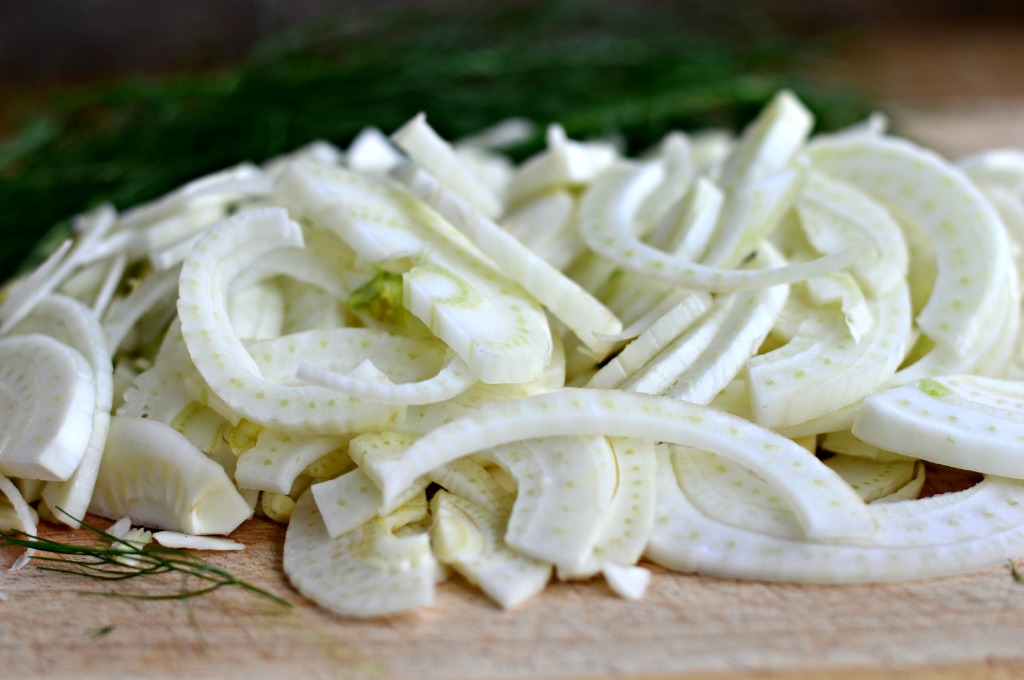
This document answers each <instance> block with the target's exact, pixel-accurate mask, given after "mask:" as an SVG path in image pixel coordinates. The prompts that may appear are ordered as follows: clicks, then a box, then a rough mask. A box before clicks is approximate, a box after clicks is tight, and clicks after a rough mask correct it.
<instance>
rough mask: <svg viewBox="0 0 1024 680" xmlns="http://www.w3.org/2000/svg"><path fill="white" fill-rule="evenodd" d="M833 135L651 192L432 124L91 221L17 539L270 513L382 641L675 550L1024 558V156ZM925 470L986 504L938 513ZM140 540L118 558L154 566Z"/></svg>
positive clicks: (586, 159) (327, 590)
mask: <svg viewBox="0 0 1024 680" xmlns="http://www.w3.org/2000/svg"><path fill="white" fill-rule="evenodd" d="M811 125H812V120H811V117H810V115H809V114H808V112H807V110H806V109H805V108H804V107H803V106H802V105H801V104H800V103H799V102H798V101H797V100H796V99H795V98H794V97H793V96H792V95H791V94H789V93H780V94H779V95H778V96H776V97H775V98H774V99H773V100H772V102H771V103H770V104H769V105H768V106H767V107H766V109H765V110H764V112H763V113H762V114H761V115H760V116H758V117H757V119H756V120H755V121H754V122H753V123H752V124H751V125H750V126H748V128H747V129H746V130H745V131H744V133H743V134H742V136H741V137H740V138H739V139H733V138H731V137H729V136H728V135H727V134H724V133H722V132H720V131H719V132H714V131H713V132H711V133H702V134H695V135H692V136H688V135H686V134H684V133H682V132H673V133H671V134H669V135H668V136H666V137H665V139H664V140H663V141H662V142H661V143H660V144H658V145H656V146H655V147H654V148H652V150H651V151H650V152H648V153H647V154H645V155H644V156H643V157H642V158H641V159H629V158H625V157H624V155H623V154H622V153H621V151H619V150H617V148H616V145H615V144H613V143H611V142H608V141H607V140H598V141H576V140H570V139H569V138H568V137H567V135H566V134H565V131H564V130H563V129H562V128H561V127H560V126H558V125H552V126H550V127H549V128H548V135H547V145H546V148H545V149H544V150H543V151H541V152H540V153H538V154H537V155H535V156H533V157H532V158H530V159H528V160H526V161H525V162H523V163H521V164H519V165H518V166H517V165H515V164H514V163H513V162H512V161H511V160H510V159H508V158H506V157H504V156H502V155H500V154H499V153H497V152H496V151H495V150H494V147H493V145H494V144H500V143H502V142H501V139H506V140H507V139H518V140H519V141H523V139H524V138H523V137H522V134H523V132H522V125H521V124H519V123H514V124H511V127H508V130H511V132H508V130H505V128H503V127H501V126H499V127H498V128H496V130H495V131H494V134H493V135H492V134H491V133H488V134H487V135H484V136H483V137H481V138H478V139H475V140H464V141H463V142H456V143H455V144H452V143H450V142H448V141H446V140H444V139H442V138H441V137H440V136H438V135H437V133H436V132H435V131H434V130H433V129H431V128H430V127H429V126H428V125H427V124H426V122H425V119H424V117H423V116H422V115H420V116H417V117H416V118H414V119H413V120H412V121H411V122H410V123H409V124H407V125H406V126H405V127H404V128H402V129H401V130H399V131H398V132H396V133H395V134H394V136H393V139H395V140H396V142H397V144H398V146H399V147H401V148H403V149H404V150H405V151H406V152H407V153H408V155H409V158H408V159H406V158H404V157H403V156H402V154H401V153H400V152H399V151H398V149H397V148H396V147H395V146H393V145H392V144H391V142H390V141H388V138H387V137H386V136H385V135H384V133H382V132H380V131H379V130H376V129H373V128H367V129H366V130H365V131H364V133H363V134H361V135H360V136H359V138H358V139H357V140H356V141H355V142H354V143H353V144H352V145H351V146H350V147H349V148H348V149H347V151H346V152H345V153H342V152H341V151H339V150H338V149H336V148H334V147H332V146H331V145H329V144H326V143H323V142H319V143H314V144H311V145H310V146H308V147H306V148H303V149H300V150H298V151H296V152H294V153H292V154H288V155H285V156H281V157H278V158H274V159H271V160H270V161H267V162H266V163H265V164H264V165H263V166H262V167H257V166H254V165H249V164H245V165H240V166H237V167H235V168H229V169H228V170H225V171H223V172H220V173H217V174H215V175H211V176H209V177H206V178H201V179H200V180H197V181H196V182H193V183H190V184H189V185H186V186H185V187H182V188H181V189H179V190H177V191H175V192H172V193H171V194H169V195H167V196H165V197H163V198H161V199H158V200H157V201H154V202H152V203H150V204H147V205H144V206H139V207H137V208H133V209H129V210H127V211H125V212H124V213H121V214H118V213H116V212H115V211H114V210H113V209H112V208H111V207H109V206H103V207H101V208H99V209H97V210H96V211H93V212H91V213H89V214H86V215H83V216H80V217H78V218H76V219H74V220H73V226H74V228H75V236H74V238H73V239H72V240H69V241H68V242H67V243H66V244H64V245H62V246H60V247H59V248H58V249H57V250H56V251H55V253H54V254H52V255H51V257H50V258H49V259H48V260H47V261H45V262H44V263H43V264H42V265H41V266H40V267H39V268H38V269H37V270H36V271H35V272H33V273H31V274H29V275H28V276H27V277H26V278H24V279H22V280H21V281H19V282H13V283H12V284H11V285H10V286H8V287H7V288H6V290H5V291H4V294H5V299H4V302H3V304H2V306H0V418H2V419H4V421H5V422H6V425H7V426H6V427H3V428H0V474H2V475H9V476H12V477H16V479H13V480H8V479H7V477H6V476H4V477H0V487H3V489H2V490H3V493H4V494H5V495H7V496H8V497H9V498H10V503H4V504H3V507H0V522H6V523H7V526H9V527H10V528H12V529H15V530H18V529H20V530H23V531H27V530H29V529H31V530H33V531H34V525H35V522H36V514H38V516H40V517H43V518H44V519H50V518H53V517H54V516H56V519H57V520H58V521H64V522H65V523H68V524H75V523H76V521H77V518H80V517H81V516H83V515H84V514H85V513H86V511H92V512H96V513H99V514H104V515H107V516H111V517H122V516H124V515H125V513H131V515H132V517H133V518H135V519H136V520H137V521H140V522H142V523H143V524H145V525H147V526H152V527H154V528H156V527H165V528H170V529H173V530H175V531H178V532H188V535H187V536H185V537H184V538H183V537H182V535H175V534H173V533H172V534H158V535H157V540H167V541H171V542H175V541H179V543H175V544H178V545H189V546H193V547H196V548H199V549H202V548H204V547H228V548H236V547H238V546H237V545H236V544H234V542H228V543H223V544H220V545H219V546H218V545H215V544H213V543H211V542H210V539H207V538H201V537H197V536H195V535H194V534H197V533H201V534H206V533H224V532H230V531H232V529H233V528H234V527H236V526H237V525H238V524H239V523H240V522H242V521H244V520H245V519H246V518H247V517H249V516H250V515H251V514H252V513H253V511H254V510H257V509H258V511H259V512H261V514H262V515H263V516H264V517H265V518H266V519H268V520H270V521H273V522H278V523H282V524H283V523H287V524H289V528H288V531H287V537H286V539H285V551H284V552H285V555H284V560H285V570H286V572H287V574H288V576H289V578H290V579H291V580H292V582H293V584H294V585H295V586H296V587H297V588H298V589H299V590H300V591H301V592H303V593H305V594H307V595H308V596H310V597H311V598H313V599H314V600H316V601H319V602H321V603H323V604H324V606H326V607H328V608H331V609H333V610H335V611H338V612H341V613H343V614H347V615H353V616H377V615H388V614H391V613H397V612H400V611H407V610H410V609H415V608H418V607H422V606H425V605H427V604H429V603H431V602H432V601H433V599H434V597H435V584H436V582H437V581H438V580H439V579H440V578H441V577H442V576H443V574H445V573H447V572H448V571H449V570H454V571H457V572H459V573H461V574H462V575H463V576H464V577H465V579H466V580H467V581H469V582H471V583H475V584H477V585H478V586H479V587H480V588H481V589H483V590H484V591H485V592H486V593H487V594H488V595H489V596H490V597H492V598H493V599H494V600H495V601H496V602H498V603H499V604H500V605H501V606H504V607H511V606H515V605H516V604H518V603H520V602H522V601H523V600H524V599H526V598H527V597H530V596H532V595H534V594H536V593H537V592H539V591H540V590H541V589H542V588H543V587H544V585H545V584H546V583H547V582H548V581H549V580H550V578H551V575H552V574H554V575H555V576H556V577H557V578H558V579H561V580H574V579H588V578H593V577H595V576H603V578H604V579H605V581H606V582H607V584H608V586H609V588H611V590H612V591H613V592H615V593H617V594H619V595H622V596H623V597H627V598H636V597H639V596H641V595H642V593H643V591H644V589H645V588H646V587H647V584H648V582H649V581H650V576H651V574H650V571H649V570H648V569H647V568H646V567H645V566H644V565H643V564H642V562H640V560H641V558H642V555H643V554H645V553H646V555H647V557H648V559H651V560H654V561H656V562H659V563H661V564H663V565H665V566H668V567H671V568H675V569H684V570H697V571H701V572H707V573H713V574H719V575H724V576H741V577H751V578H763V579H785V580H798V581H800V580H810V581H824V582H847V581H874V580H896V579H901V578H918V577H925V576H930V575H941V574H947V573H959V572H961V571H966V570H971V569H975V568H982V567H985V566H987V565H992V564H998V563H999V562H1001V561H1003V560H1005V559H1008V558H1014V557H1018V556H1019V555H1020V554H1022V553H1024V530H1022V529H1021V527H1022V526H1024V516H1021V514H1020V511H1019V508H1020V507H1024V488H1022V487H1021V485H1020V483H1018V482H1015V481H1012V480H1011V479H1009V476H1015V477H1019V478H1022V479H1024V462H1022V461H1024V458H1021V457H1020V456H1018V455H1017V452H1018V450H1020V448H1021V447H1020V446H1019V444H1020V442H1018V441H1017V440H1018V439H1020V440H1021V441H1024V433H1018V432H1017V430H1019V429H1021V428H1020V425H1021V423H1022V422H1024V416H1022V415H1021V414H1024V387H1022V386H1021V384H1020V383H1018V382H1015V381H1013V380H1012V378H1014V377H1019V376H1021V375H1024V369H1022V368H1021V367H1022V366H1024V359H1022V358H1021V351H1020V342H1019V340H1020V338H1021V337H1022V330H1021V283H1022V281H1024V279H1022V278H1021V276H1022V272H1024V269H1022V268H1021V265H1022V264H1024V258H1022V253H1024V204H1022V203H1021V193H1020V192H1021V191H1022V190H1024V162H1022V161H1021V159H1022V158H1024V154H1020V153H1016V152H1008V151H1002V152H993V153H989V154H983V155H979V156H976V157H974V158H970V159H966V160H965V161H963V162H961V164H960V165H959V166H954V165H952V164H949V163H948V162H946V161H943V160H941V159H939V158H938V157H936V156H934V155H933V154H931V153H930V152H927V151H925V150H922V149H920V148H918V147H916V146H913V145H911V144H909V143H906V142H903V141H900V140H897V139H894V138H892V137H887V136H884V124H883V123H880V122H879V120H878V119H877V118H874V119H871V120H869V121H867V122H866V123H865V124H863V125H861V126H858V127H856V128H851V129H848V130H845V131H842V132H840V133H837V134H833V135H828V136H821V137H819V138H817V139H812V140H808V134H809V132H810V128H811ZM494 135H496V137H497V138H498V141H495V140H494V139H488V138H489V137H491V136H494ZM507 135H511V137H508V136H507ZM53 290H58V291H60V293H59V294H56V295H54V294H51V292H52V291H53ZM982 376H984V377H982ZM565 385H586V387H584V388H574V387H571V388H565V387H564V386H565ZM644 392H646V393H654V394H663V395H665V396H651V395H650V394H642V393H644ZM58 402H59V404H60V406H56V404H57V403H58ZM693 402H696V403H693ZM697 403H700V404H705V403H706V404H708V406H706V407H705V406H700V405H697ZM112 410H116V412H117V414H118V415H116V416H113V417H111V411H112ZM768 428H770V429H768ZM851 428H852V431H851ZM37 440H38V441H37ZM818 454H834V455H823V456H822V457H821V458H819V457H818ZM1018 458H1021V460H1018ZM921 460H930V461H935V462H938V463H942V464H946V465H953V466H957V467H960V468H963V469H973V470H978V471H981V472H982V473H984V474H986V475H988V476H987V477H986V478H985V479H984V481H982V482H981V483H980V484H977V485H975V486H974V487H971V488H969V489H966V490H964V491H957V492H955V493H947V494H942V495H939V496H933V497H930V498H922V499H918V498H917V496H918V495H920V493H921V491H922V489H923V488H924V475H925V464H924V463H923V462H921ZM996 475H1000V476H996ZM44 480H49V481H44ZM94 481H95V485H94ZM307 489H309V491H308V492H307ZM34 506H35V507H34ZM56 508H61V509H63V510H64V513H66V514H63V515H62V514H61V513H59V512H57V510H56ZM122 525H123V526H122ZM115 529H116V531H117V536H119V541H120V545H122V546H124V547H125V555H124V556H120V555H118V556H116V557H114V558H112V559H115V560H121V559H125V560H128V559H136V558H135V557H133V556H132V555H131V554H129V553H131V548H135V547H138V546H141V545H142V544H143V543H144V542H146V541H149V540H150V538H151V536H150V534H149V532H148V531H145V530H131V527H130V521H127V522H121V523H119V524H118V525H116V526H115V527H114V528H112V529H111V532H112V533H113V532H114V531H115ZM180 541H184V543H180ZM23 561H24V560H20V561H19V564H20V563H21V562H23ZM140 564H141V563H140Z"/></svg>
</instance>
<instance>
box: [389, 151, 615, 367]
mask: <svg viewBox="0 0 1024 680" xmlns="http://www.w3.org/2000/svg"><path fill="white" fill-rule="evenodd" d="M392 175H393V176H394V177H395V178H396V179H398V180H399V181H400V182H402V183H403V184H405V185H406V186H407V187H408V188H409V190H410V191H412V192H413V193H414V194H415V195H416V196H418V197H419V198H420V199H422V200H423V201H424V202H426V203H427V204H428V205H430V206H431V207H432V208H434V209H435V210H437V211H438V213H440V214H441V215H442V216H443V217H444V218H445V219H446V220H448V222H449V223H451V224H452V225H453V226H454V227H455V228H456V229H458V230H459V231H461V232H462V233H464V234H465V235H466V236H467V237H468V238H469V239H470V240H471V241H472V242H473V243H474V244H475V245H476V246H477V247H478V248H479V249H480V250H481V251H483V253H484V254H485V255H487V256H488V257H490V258H491V259H492V260H494V262H495V263H496V264H497V265H498V267H499V269H500V270H501V271H502V272H506V273H507V274H509V275H511V276H512V277H513V278H514V279H515V280H516V281H517V282H518V283H519V284H520V285H521V286H522V287H523V288H525V289H526V290H527V292H529V293H530V294H531V295H533V297H534V298H535V299H536V300H537V301H538V302H540V303H541V304H542V305H544V306H545V307H546V308H547V309H548V310H549V311H550V312H551V314H552V315H553V316H555V318H557V319H558V320H559V321H561V322H562V323H564V324H565V325H566V326H568V327H569V329H570V330H572V332H573V333H575V334H576V336H577V337H578V338H579V339H580V340H582V341H583V343H584V344H585V345H586V346H587V347H588V348H589V349H590V350H591V351H592V352H593V353H595V354H598V355H601V354H605V353H607V352H608V351H609V349H610V347H609V346H608V343H604V342H601V341H599V340H598V339H597V338H598V336H600V335H610V334H614V333H618V332H619V331H621V330H622V322H621V321H619V320H618V319H617V318H616V317H615V315H614V314H612V312H611V311H610V310H608V308H607V307H605V306H604V305H602V304H601V303H600V302H599V301H598V300H597V299H596V298H594V297H593V296H592V295H591V294H590V293H588V292H587V291H586V290H585V289H583V288H582V287H580V285H579V284H577V283H576V282H575V281H573V280H572V279H571V278H569V277H568V276H566V275H565V274H563V273H562V272H560V271H559V270H557V269H555V268H554V267H552V266H551V265H550V264H548V262H547V260H545V259H543V258H542V257H540V256H539V255H537V254H536V253H534V252H533V251H532V250H530V249H529V248H527V247H526V246H524V245H523V244H522V243H520V242H519V241H518V240H516V238H515V236H513V235H512V234H510V233H508V232H507V231H505V230H504V229H502V228H501V227H500V226H498V225H497V224H495V223H494V222H492V221H491V220H489V219H488V218H487V216H486V215H484V214H482V213H480V212H479V211H477V210H475V209H474V208H473V206H471V205H467V204H466V203H465V202H464V201H463V200H462V199H460V198H459V197H458V196H456V195H455V194H453V193H452V192H451V191H449V190H448V189H446V188H445V187H444V186H442V185H441V184H439V183H438V181H437V180H436V179H434V178H433V177H431V176H430V175H428V174H426V173H424V172H422V171H420V170H418V169H417V168H416V166H415V165H412V164H406V165H403V166H399V168H397V170H396V171H395V172H393V173H392Z"/></svg>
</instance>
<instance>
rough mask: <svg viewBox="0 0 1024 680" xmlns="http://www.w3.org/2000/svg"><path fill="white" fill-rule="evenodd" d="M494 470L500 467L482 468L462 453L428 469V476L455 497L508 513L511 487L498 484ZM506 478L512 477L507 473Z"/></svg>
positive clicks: (500, 469)
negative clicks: (435, 467)
mask: <svg viewBox="0 0 1024 680" xmlns="http://www.w3.org/2000/svg"><path fill="white" fill-rule="evenodd" d="M482 460H484V462H489V461H486V459H482ZM495 472H504V470H502V468H500V467H498V466H491V467H489V468H488V467H485V466H484V465H483V464H482V463H481V462H478V461H477V460H476V459H475V458H474V457H472V456H466V457H465V458H459V459H458V460H453V461H452V462H451V463H448V464H447V465H445V466H444V467H441V468H437V469H435V470H432V471H431V472H430V474H429V475H428V476H429V478H430V481H432V482H434V483H435V484H437V485H438V486H441V487H443V488H444V489H445V490H447V491H449V492H451V493H453V494H455V495H456V496H458V497H459V498H465V499H466V500H467V501H472V502H473V503H476V504H477V505H480V506H482V507H484V508H486V509H487V510H489V511H491V512H494V513H497V514H503V515H508V514H509V513H510V512H511V511H512V505H513V503H514V502H515V495H514V492H515V489H513V490H512V491H509V490H508V489H506V488H505V487H504V486H502V484H501V482H499V481H498V480H497V479H496V478H495ZM509 479H513V478H512V477H511V476H509ZM513 482H514V479H513Z"/></svg>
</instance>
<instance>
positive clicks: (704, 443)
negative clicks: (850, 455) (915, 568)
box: [364, 388, 874, 536]
mask: <svg viewBox="0 0 1024 680" xmlns="http://www.w3.org/2000/svg"><path fill="white" fill-rule="evenodd" d="M563 435H574V436H586V435H605V436H615V437H631V438H637V439H647V440H656V441H667V442H678V443H685V444H690V445H696V446H699V447H700V448H704V449H707V450H709V451H714V452H716V453H719V454H721V455H724V456H727V457H729V458H732V459H733V460H735V461H736V462H738V463H740V464H742V465H744V466H745V467H748V468H749V469H751V470H752V471H754V472H756V473H757V474H759V475H761V476H762V477H763V478H764V479H765V480H767V481H768V482H769V483H771V484H772V485H773V486H775V487H776V488H778V489H779V492H780V493H781V494H782V496H783V497H784V498H785V499H786V501H787V503H789V504H790V505H791V506H792V507H793V509H794V512H795V513H796V514H797V516H798V517H799V520H800V522H801V525H802V526H803V527H804V529H805V530H806V531H807V533H808V535H811V536H856V535H863V534H867V533H870V532H871V531H872V530H873V525H874V523H873V521H872V520H871V519H870V517H869V516H868V514H867V512H866V511H865V509H864V504H863V502H862V501H861V499H860V497H859V496H857V494H856V493H854V492H853V490H852V489H850V488H849V486H847V485H846V483H845V482H843V481H842V480H841V479H840V478H839V477H838V475H836V474H835V473H834V472H832V471H831V470H829V469H828V468H826V467H825V466H824V465H823V464H822V463H821V462H820V461H818V459H817V458H815V457H814V456H813V455H811V454H810V453H808V452H807V450H806V449H804V448H803V447H801V446H799V445H798V444H794V443H793V442H792V441H790V440H788V439H786V438H784V437H781V436H779V435H777V434H775V433H773V432H771V431H769V430H764V429H762V428H760V427H758V426H756V425H753V424H752V423H750V422H748V421H745V420H742V419H740V418H737V417H735V416H732V415H729V414H725V413H720V412H718V411H714V410H712V409H709V408H705V407H701V406H697V405H694V404H689V403H686V402H681V401H676V400H674V399H667V398H660V397H651V396H647V395H641V394H628V393H621V392H616V391H610V390H591V389H573V388H564V389H562V390H558V391H555V392H551V393H548V394H540V395H536V396H532V397H527V398H525V399H520V400H517V401H512V402H505V403H496V404H492V405H488V406H487V407H485V408H483V409H481V410H480V411H479V412H477V413H475V414H470V415H467V416H464V417H463V418H460V419H458V420H456V421H455V422H452V423H449V424H447V425H444V426H442V427H440V428H438V429H436V430H434V431H433V432H431V433H429V434H427V435H426V436H424V437H422V438H421V439H419V440H418V441H416V442H415V443H414V444H413V445H412V446H410V447H409V448H408V449H406V450H405V451H404V452H403V453H402V455H401V456H400V458H397V459H390V460H382V461H374V462H371V461H366V463H365V464H364V468H365V469H366V472H367V474H369V475H370V476H371V477H372V478H373V479H374V480H375V481H376V482H377V483H378V484H379V485H380V487H381V490H382V491H383V493H384V501H385V506H387V507H390V505H391V504H392V503H394V501H395V499H396V498H397V497H398V495H399V494H400V493H401V492H402V491H403V490H404V489H405V488H406V487H408V486H409V485H410V484H411V483H412V482H413V480H415V479H416V478H417V477H418V476H420V475H422V474H425V473H426V472H428V471H430V470H432V469H434V468H435V467H438V466H439V465H443V464H444V463H447V462H448V461H451V460H454V459H455V458H458V457H460V456H463V455H467V454H470V453H473V452H476V451H481V450H484V449H487V448H491V447H493V446H497V445H500V444H504V443H508V442H513V441H520V440H523V439H530V438H536V437H551V436H563Z"/></svg>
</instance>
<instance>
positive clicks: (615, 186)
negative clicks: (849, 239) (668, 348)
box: [578, 161, 860, 291]
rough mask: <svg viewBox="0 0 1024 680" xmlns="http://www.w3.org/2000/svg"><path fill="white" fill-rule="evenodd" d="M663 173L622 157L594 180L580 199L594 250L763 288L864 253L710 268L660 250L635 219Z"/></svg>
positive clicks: (630, 263)
mask: <svg viewBox="0 0 1024 680" xmlns="http://www.w3.org/2000/svg"><path fill="white" fill-rule="evenodd" d="M661 173H662V169H661V167H660V166H658V165H655V164H651V163H647V164H634V163H627V162H625V161H623V162H620V163H618V164H616V165H615V166H613V167H612V168H610V169H608V170H607V171H606V172H605V173H604V174H602V175H601V176H600V177H599V178H598V179H597V181H595V182H594V183H593V184H592V185H590V187H589V188H588V189H587V191H586V193H585V194H584V195H583V199H582V200H581V202H580V208H579V219H578V224H579V230H580V234H581V235H582V236H583V240H584V241H586V243H587V245H588V246H589V247H590V248H591V249H592V250H593V251H594V252H595V253H598V254H599V255H601V256H602V257H605V258H607V259H608V260H610V261H612V262H614V263H616V264H618V265H620V266H622V267H625V268H627V269H630V270H634V271H638V272H641V273H643V274H645V275H647V276H649V277H651V278H654V279H658V280H661V281H666V282H668V283H673V284H676V285H679V286H684V287H687V288H694V289H705V290H713V291H735V290H743V289H750V288H764V287H766V286H771V285H775V284H780V283H792V282H793V281H799V280H802V279H807V278H811V277H813V276H820V275H823V274H829V273H831V272H834V271H838V270H840V269H843V268H844V267H847V266H849V265H850V264H852V263H853V262H854V261H855V260H856V259H857V257H858V255H859V253H860V248H859V247H855V248H850V249H847V250H845V251H843V252H841V253H836V254H833V255H827V256H825V257H823V258H819V259H817V260H813V261H810V262H803V263H799V264H793V265H786V266H783V267H774V268H771V269H750V270H747V269H722V268H718V267H710V266H707V265H703V264H699V263H696V262H693V261H692V260H689V259H687V258H685V257H681V256H679V255H673V254H669V253H666V252H663V251H661V250H658V249H657V248H655V247H653V246H651V245H648V244H647V243H644V242H643V241H641V240H640V239H639V238H638V237H637V235H636V234H635V233H634V231H633V226H632V224H633V220H634V218H635V215H636V212H637V210H638V209H639V207H640V205H641V203H642V202H643V199H644V197H645V196H647V194H648V193H650V191H651V190H652V189H653V187H654V186H656V185H657V183H658V182H659V181H660V179H661Z"/></svg>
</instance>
